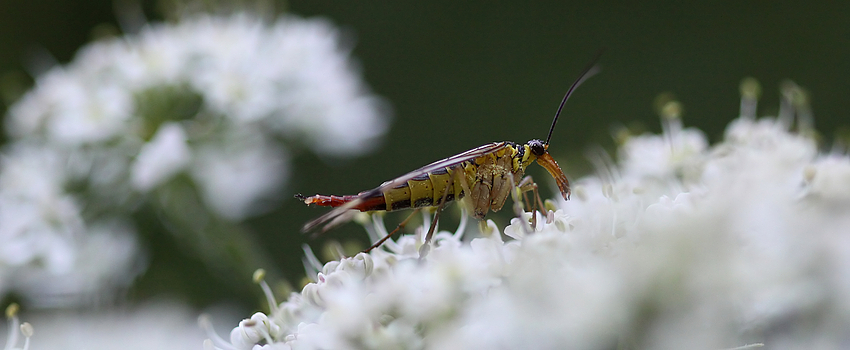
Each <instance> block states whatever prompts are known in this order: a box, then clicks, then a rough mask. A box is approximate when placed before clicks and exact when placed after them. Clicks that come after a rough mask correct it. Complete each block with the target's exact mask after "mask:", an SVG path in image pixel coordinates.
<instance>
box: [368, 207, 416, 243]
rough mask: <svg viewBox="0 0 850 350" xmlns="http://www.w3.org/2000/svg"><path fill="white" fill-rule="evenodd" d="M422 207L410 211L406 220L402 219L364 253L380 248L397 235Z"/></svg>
mask: <svg viewBox="0 0 850 350" xmlns="http://www.w3.org/2000/svg"><path fill="white" fill-rule="evenodd" d="M420 209H421V208H416V209H414V210H413V212H412V213H410V215H408V216H407V218H406V219H404V221H402V222H401V223H399V224H398V226H396V227H395V229H394V230H392V231H390V233H387V234H386V235H385V236H384V237H383V238H381V239H379V240H378V241H377V242H375V243H374V244H372V246H370V247H369V248H366V250H364V251H363V253H369V252H371V251H372V250H373V249H375V248H378V247H380V246H381V245H382V244H384V242H386V241H387V240H388V239H390V237H392V236H393V235H395V234H396V232H398V231H399V230H401V229H403V228H404V226H406V225H407V223H408V222H409V221H410V219H411V218H413V216H414V215H416V213H418V212H419V210H420Z"/></svg>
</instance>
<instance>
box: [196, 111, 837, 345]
mask: <svg viewBox="0 0 850 350" xmlns="http://www.w3.org/2000/svg"><path fill="white" fill-rule="evenodd" d="M668 122H671V123H675V122H676V121H670V120H668ZM787 128H788V125H787V123H782V122H778V121H776V120H775V119H769V118H765V119H761V120H754V119H751V118H749V119H748V118H742V119H738V120H735V121H734V122H732V124H731V125H730V126H729V128H728V130H727V132H726V137H725V140H724V141H723V142H721V143H719V144H717V145H714V146H712V147H708V146H707V144H706V142H705V139H704V137H703V136H702V135H701V133H699V132H697V131H683V130H682V129H681V128H680V127H676V126H675V125H673V126H672V127H670V128H665V133H664V134H663V135H660V136H651V135H644V136H640V137H637V138H631V139H629V140H627V141H626V142H625V143H624V144H623V145H622V147H621V150H620V151H621V158H620V159H621V163H620V165H616V164H613V162H610V161H609V160H604V159H599V160H597V162H596V164H597V166H598V167H599V168H598V173H599V174H598V175H596V176H590V177H587V178H584V179H580V180H579V181H576V184H577V186H576V190H575V196H574V199H573V200H572V201H569V202H563V201H561V202H560V204H561V208H560V209H558V210H557V211H555V212H551V211H550V212H548V213H547V214H546V215H541V214H537V215H538V217H537V222H538V227H536V228H535V232H533V233H526V232H525V228H524V227H523V225H522V224H521V222H520V220H518V219H514V220H513V221H512V222H511V225H509V226H508V227H506V228H505V229H504V233H505V235H506V236H508V237H511V238H512V240H508V241H505V240H503V237H502V236H501V235H499V234H489V235H486V234H485V235H482V236H480V237H477V238H473V239H471V240H466V241H463V240H462V235H463V232H462V231H463V228H462V227H461V229H459V231H458V232H456V233H450V232H445V231H442V232H439V233H437V234H436V235H435V240H434V242H433V243H432V244H433V245H434V247H433V249H432V250H431V252H430V254H428V255H427V256H426V258H425V259H424V260H422V259H420V257H419V253H418V251H419V249H418V248H419V246H420V245H421V244H422V240H423V238H422V236H423V234H422V232H423V231H424V230H427V223H426V224H425V225H423V227H422V228H419V229H418V233H417V234H416V235H409V236H402V237H400V238H399V239H398V240H397V241H388V242H387V243H386V244H385V245H384V246H383V247H382V248H381V249H376V250H374V251H372V252H371V253H370V254H363V253H361V254H358V255H357V256H355V257H353V258H344V259H342V260H340V261H331V262H328V263H327V264H325V265H324V266H323V267H322V266H316V265H317V264H316V259H315V258H314V257H312V256H310V255H308V258H307V259H306V261H308V262H311V261H312V262H311V263H309V264H308V265H312V266H313V268H314V269H316V270H315V272H314V276H316V278H315V279H314V282H313V283H309V284H307V285H306V286H305V287H304V289H303V290H302V291H301V293H294V294H292V295H291V296H290V297H289V300H287V301H286V302H283V303H281V304H279V305H276V303H275V302H274V301H273V300H274V299H273V298H272V297H269V300H270V303H271V305H270V309H271V311H270V313H269V314H268V315H265V314H255V315H254V316H253V317H252V318H251V319H252V320H254V319H261V320H262V321H263V322H258V321H257V322H250V324H251V325H252V326H253V327H259V328H254V329H253V332H249V331H246V330H240V328H236V329H234V331H233V332H232V333H231V335H232V337H231V340H230V342H229V343H228V342H225V341H223V340H221V339H220V338H218V339H217V340H215V341H212V344H213V345H214V346H215V347H217V348H220V349H231V348H235V349H252V348H253V349H257V348H266V347H274V348H280V349H290V348H291V349H317V348H322V349H328V348H333V349H363V348H370V349H381V348H415V349H420V348H430V349H470V348H472V349H492V348H508V349H511V348H533V349H557V348H565V347H567V348H574V349H597V348H621V347H623V348H660V349H674V348H675V349H679V348H706V349H722V348H735V347H739V346H747V345H750V346H757V345H760V344H759V343H765V344H767V346H769V347H771V348H789V349H790V348H812V347H817V348H842V347H843V346H844V345H846V344H848V342H850V335H848V333H847V332H846V330H847V329H850V282H848V281H850V215H848V213H850V185H848V183H850V157H848V156H847V155H846V154H829V155H820V154H818V152H817V149H816V147H815V143H814V142H813V141H812V140H811V139H809V138H807V137H805V136H801V135H797V134H794V133H791V132H789V131H788V130H787ZM647 155H651V156H650V159H649V160H648V164H638V163H639V162H640V159H641V157H643V156H647ZM528 218H530V216H528V215H526V217H524V219H528ZM487 224H488V226H490V227H493V228H494V226H495V225H494V224H493V223H492V222H488V223H487ZM366 229H367V231H368V232H369V234H370V236H371V238H372V239H376V237H378V236H380V235H382V234H385V233H386V228H384V227H383V223H382V221H381V219H380V216H374V217H373V221H372V223H371V224H367V225H366ZM309 270H310V268H308V271H309ZM264 289H265V290H266V291H267V293H269V292H268V288H267V287H264ZM243 322H247V321H243ZM244 326H245V324H244V323H243V324H240V327H243V328H244ZM238 330H240V331H238ZM259 334H262V336H259ZM276 334H279V335H276ZM234 335H235V336H234ZM211 338H216V337H215V336H211ZM269 338H271V341H270V340H269ZM269 342H271V343H272V344H271V345H270V344H269ZM258 344H265V345H262V347H261V345H258Z"/></svg>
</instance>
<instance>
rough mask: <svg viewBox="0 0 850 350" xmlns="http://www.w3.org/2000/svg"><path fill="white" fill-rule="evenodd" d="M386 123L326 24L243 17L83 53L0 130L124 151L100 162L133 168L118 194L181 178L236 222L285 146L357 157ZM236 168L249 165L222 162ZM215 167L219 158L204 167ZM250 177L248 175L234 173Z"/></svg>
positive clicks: (260, 196) (154, 31)
mask: <svg viewBox="0 0 850 350" xmlns="http://www.w3.org/2000/svg"><path fill="white" fill-rule="evenodd" d="M387 116H388V113H387V108H386V107H385V106H384V102H383V101H382V100H381V99H380V98H378V97H376V96H374V95H372V94H370V93H369V91H368V88H367V87H366V86H365V85H364V84H363V82H362V81H361V79H360V76H359V72H357V71H356V70H355V64H353V63H352V62H351V57H350V52H349V51H348V48H346V47H345V46H344V43H341V39H340V35H339V33H338V30H337V29H336V28H334V27H333V25H331V24H330V23H329V22H328V21H325V20H321V19H315V20H304V19H299V18H296V17H293V16H288V17H283V18H280V19H279V20H277V21H275V22H273V23H267V22H266V21H264V20H261V19H259V18H256V17H253V16H250V15H247V14H242V15H234V16H231V17H212V16H197V17H193V18H185V19H183V20H182V21H181V22H179V23H178V24H175V25H150V26H148V27H146V28H144V29H143V30H142V31H141V32H140V33H139V34H138V35H135V36H125V37H121V38H115V39H108V40H101V41H99V42H95V43H93V44H90V45H88V46H86V47H84V48H82V49H81V50H80V52H79V53H78V55H77V57H76V58H75V60H74V61H72V62H71V63H69V64H68V65H67V66H64V67H56V68H53V69H52V70H50V71H48V72H47V73H46V74H45V75H43V76H41V77H38V79H37V80H36V86H35V89H33V90H32V91H31V92H29V93H28V94H26V95H25V96H24V97H23V98H22V99H21V100H20V101H18V103H16V104H15V105H13V106H11V108H10V112H9V115H8V117H7V118H6V124H7V127H6V129H7V130H8V132H9V133H10V134H11V135H12V136H13V139H15V140H23V139H39V140H41V141H43V142H44V143H46V144H48V145H51V147H60V148H81V149H83V148H84V149H86V152H91V150H92V149H96V148H102V149H111V148H113V147H114V146H115V145H116V144H119V145H124V146H128V147H127V148H121V149H119V150H115V152H114V153H116V154H118V155H119V156H120V157H125V158H130V159H129V160H125V161H121V162H117V163H116V162H113V163H115V164H124V165H125V166H127V165H128V164H132V165H129V166H130V168H129V169H125V170H124V171H123V172H125V173H129V174H130V176H129V178H130V179H131V182H132V186H126V187H132V188H134V189H135V190H137V191H140V192H143V193H144V192H148V191H151V190H153V189H155V188H156V187H157V186H160V185H162V184H163V183H166V182H167V181H168V180H169V179H171V178H172V177H173V176H175V175H177V174H178V173H180V172H182V171H186V173H188V174H191V175H194V176H195V180H196V181H198V182H200V183H201V186H199V188H200V189H201V190H202V191H203V192H204V193H202V195H203V196H204V197H205V198H206V199H207V202H208V203H209V204H210V205H211V207H212V209H214V210H218V211H220V212H219V213H220V214H222V215H224V216H226V217H229V218H233V219H239V218H242V217H244V216H245V215H249V214H251V213H254V212H255V210H256V209H257V208H261V207H263V205H258V203H256V202H258V201H260V202H262V201H268V200H269V199H271V198H272V197H271V196H269V194H270V193H274V190H275V189H277V188H279V187H280V185H281V184H282V183H283V182H284V181H285V180H286V176H285V175H283V173H285V171H286V168H287V166H286V164H287V163H288V161H287V159H286V155H287V154H288V152H287V151H286V149H285V147H284V142H291V141H296V142H304V143H306V146H307V148H308V149H311V150H313V151H315V152H317V153H319V154H323V155H331V156H350V155H357V154H362V153H364V152H366V151H368V150H370V149H372V148H374V147H375V146H376V145H377V139H378V138H379V137H380V136H381V135H383V133H384V132H385V131H386V129H387ZM177 122H179V124H177ZM255 139H259V140H261V141H256V140H255ZM286 139H288V140H291V141H284V140H286ZM225 143H235V144H237V146H235V147H231V146H228V145H227V144H225ZM210 144H216V146H214V147H210V146H209V145H210ZM248 147H260V148H263V149H253V150H249V149H248ZM232 148H236V149H238V150H239V151H234V150H233V149H232ZM242 156H247V157H249V158H250V159H249V160H246V161H245V162H244V163H242V164H237V163H235V160H236V159H237V158H239V157H242ZM195 157H203V160H200V159H195ZM133 158H135V159H133ZM217 158H229V160H223V161H220V162H218V164H212V165H210V164H206V163H207V162H208V161H211V160H213V159H217ZM249 166H259V167H258V168H252V170H251V171H249V172H244V171H241V170H244V169H246V168H248V167H249ZM236 170H240V171H236ZM92 171H94V172H97V171H98V169H97V168H95V169H92ZM119 172H120V171H119ZM210 172H219V173H210ZM91 176H93V177H96V175H95V174H92V175H91ZM234 184H239V185H240V187H242V189H243V190H244V191H242V192H240V191H236V190H234V189H233V188H232V187H231V186H232V185H234ZM235 192H239V198H233V193H235ZM259 204H263V203H259Z"/></svg>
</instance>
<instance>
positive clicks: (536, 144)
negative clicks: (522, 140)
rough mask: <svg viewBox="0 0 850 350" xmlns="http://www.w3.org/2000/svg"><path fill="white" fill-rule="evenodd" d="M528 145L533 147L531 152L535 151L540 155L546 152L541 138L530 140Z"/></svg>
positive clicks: (535, 153) (536, 154)
mask: <svg viewBox="0 0 850 350" xmlns="http://www.w3.org/2000/svg"><path fill="white" fill-rule="evenodd" d="M528 147H529V148H531V153H534V155H535V156H540V155H543V153H546V148H545V147H543V142H542V141H540V140H531V141H528Z"/></svg>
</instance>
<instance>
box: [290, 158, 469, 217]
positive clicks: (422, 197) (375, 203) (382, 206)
mask: <svg viewBox="0 0 850 350" xmlns="http://www.w3.org/2000/svg"><path fill="white" fill-rule="evenodd" d="M467 166H469V164H468V163H462V164H458V165H455V166H454V167H446V168H443V169H440V170H436V171H432V172H430V173H423V174H422V175H418V176H416V177H413V178H411V179H410V180H408V181H407V182H406V183H403V184H401V185H399V186H396V187H394V188H389V189H386V190H384V191H383V193H382V192H381V191H375V190H372V191H365V192H361V193H360V194H358V195H355V196H325V195H319V194H317V195H315V196H310V197H306V198H303V200H304V203H306V204H316V205H319V206H328V207H339V206H341V205H343V204H345V203H348V202H351V201H353V200H355V199H360V200H361V203H358V204H357V205H356V206H354V207H352V209H356V210H360V211H373V210H385V211H393V210H400V209H409V208H421V207H430V206H436V205H438V204H439V203H440V199H442V198H443V193H444V191H445V190H446V187H448V193H447V194H446V202H450V201H453V200H455V199H458V198H463V195H464V193H463V186H462V185H461V184H460V183H459V182H458V181H454V178H453V175H452V171H453V169H465V168H466V167H467Z"/></svg>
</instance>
